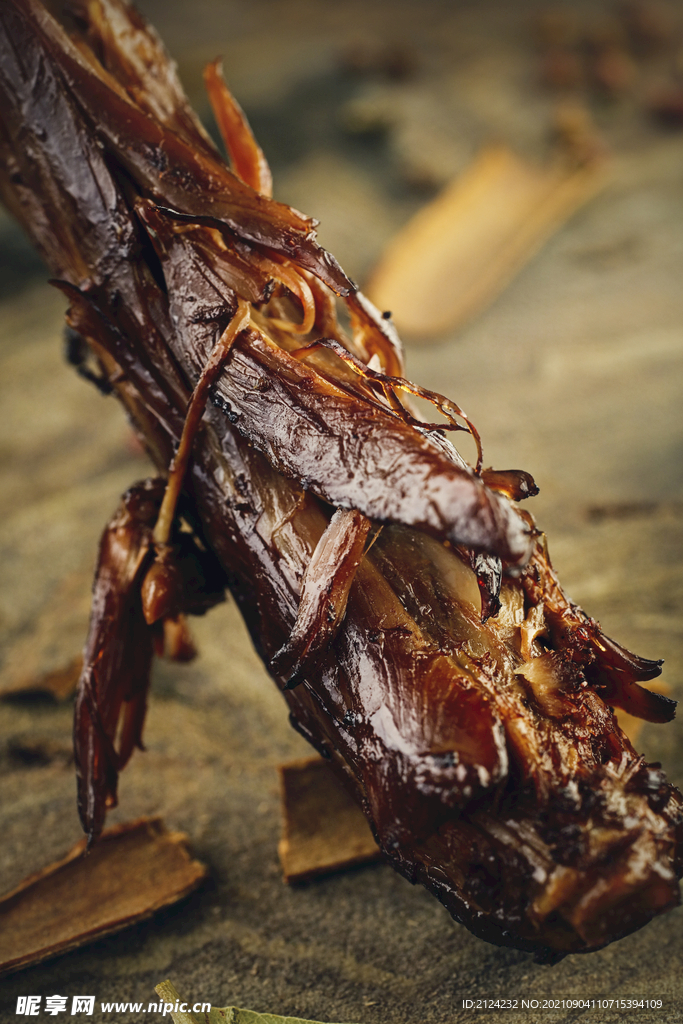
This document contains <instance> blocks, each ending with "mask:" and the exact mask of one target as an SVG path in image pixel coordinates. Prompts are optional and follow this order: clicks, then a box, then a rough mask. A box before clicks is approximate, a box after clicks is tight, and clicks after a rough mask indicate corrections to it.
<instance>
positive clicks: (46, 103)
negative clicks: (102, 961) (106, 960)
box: [0, 0, 682, 959]
mask: <svg viewBox="0 0 683 1024" xmlns="http://www.w3.org/2000/svg"><path fill="white" fill-rule="evenodd" d="M64 7H65V19H64V24H65V25H67V26H68V30H69V31H68V33H67V32H66V31H65V30H64V28H63V27H61V26H60V24H59V23H58V22H57V21H55V20H53V18H52V17H51V16H50V15H49V14H48V13H47V12H46V11H45V9H44V8H43V7H42V6H41V5H40V3H39V2H38V0H6V2H5V3H4V4H3V6H2V8H1V13H0V28H1V33H0V93H1V96H0V131H1V133H2V134H1V137H0V146H1V148H2V155H3V162H2V171H1V186H2V193H3V196H4V198H5V201H6V203H7V205H8V206H9V208H10V209H11V210H12V211H13V213H14V214H15V215H16V216H17V217H18V219H19V220H20V221H21V222H22V223H23V224H24V226H25V227H26V229H27V231H28V232H29V233H30V235H31V237H32V238H33V239H34V241H35V244H36V245H37V247H38V248H39V250H40V251H41V253H42V254H43V256H44V258H45V260H46V262H47V263H48V265H49V266H50V268H51V271H52V273H53V275H54V277H55V278H56V281H55V283H56V284H57V286H58V287H60V288H61V289H62V290H63V291H64V293H65V294H66V295H67V296H68V299H69V304H70V305H69V312H68V315H67V321H68V324H69V327H70V329H71V331H72V335H71V338H72V349H76V350H78V351H79V352H80V362H81V370H82V371H83V372H85V373H86V374H88V375H89V376H91V377H93V378H95V379H96V380H97V381H98V382H99V384H100V386H101V387H104V388H105V389H111V390H113V391H114V392H115V393H116V395H117V396H118V398H119V399H120V400H121V402H122V403H123V404H124V406H125V408H126V409H127V411H128V413H129V415H130V417H131V420H132V422H133V423H134V425H135V427H136V430H137V431H138V433H139V435H140V437H141V439H142V440H143V441H144V443H145V445H146V447H147V450H148V451H149V454H150V456H151V458H152V460H153V461H154V462H155V464H156V466H157V469H158V471H159V474H160V476H161V477H162V478H163V477H167V481H168V482H167V483H166V484H165V483H164V481H163V479H160V480H157V481H149V482H147V483H145V484H142V485H138V486H137V487H136V488H133V490H132V491H131V492H129V494H128V495H127V496H126V498H125V499H124V504H123V506H122V508H121V510H120V511H119V512H118V513H117V514H116V516H115V517H114V519H113V520H112V522H111V523H110V524H109V526H108V527H107V529H106V530H105V534H104V537H103V541H102V547H101V552H100V561H99V567H98V574H97V579H96V583H95V591H94V593H95V601H94V607H93V616H92V621H91V630H90V636H89V639H88V643H87V647H86V658H85V665H84V670H83V674H82V677H81V684H80V690H79V696H78V700H77V709H76V721H75V746H76V760H77V766H78V771H79V803H80V810H81V816H82V820H83V824H84V828H85V830H86V832H87V833H88V834H89V836H90V837H91V838H92V837H94V836H96V835H97V834H98V832H99V831H100V829H101V828H102V823H103V821H104V814H105V810H106V807H107V806H108V805H111V804H113V803H114V802H115V800H116V778H117V773H118V771H119V770H120V769H121V767H122V766H123V765H124V764H125V761H126V760H127V758H128V757H129V756H130V754H131V752H132V750H133V748H134V746H135V745H139V743H140V736H141V730H142V723H143V718H144V709H145V698H146V691H147V686H148V669H149V663H150V660H151V658H152V656H153V651H154V649H155V645H156V649H159V648H160V646H161V633H162V631H163V633H164V634H165V635H166V638H167V641H168V640H169V639H170V642H171V645H172V646H174V647H175V653H176V654H180V655H181V656H183V654H187V653H188V651H187V643H186V641H184V639H183V619H182V615H183V613H185V612H198V611H199V612H201V611H203V610H205V609H206V608H207V607H209V606H210V605H211V604H212V603H214V602H215V601H216V600H217V599H219V597H220V593H221V588H222V587H223V586H224V585H227V586H228V587H229V588H230V590H231V592H232V594H233V596H234V598H235V599H236V600H237V602H238V603H239V605H240V607H241V609H242V612H243V614H244V617H245V620H246V622H247V624H248V627H249V629H250V631H251V635H252V637H253V640H254V643H255V645H256V647H257V649H258V651H259V653H260V654H261V656H262V658H263V660H264V662H265V664H266V665H267V666H268V667H269V668H270V671H271V673H272V675H273V676H274V678H275V680H276V682H277V683H278V685H279V686H280V687H281V688H282V689H283V691H284V693H285V697H286V700H287V703H288V705H289V709H290V712H291V720H292V724H293V725H294V726H295V728H297V729H298V730H299V731H300V732H301V733H302V734H303V735H304V736H306V737H307V738H308V739H309V740H310V742H311V743H312V744H313V746H314V747H316V748H317V750H318V751H320V753H322V754H323V755H324V756H325V757H328V758H329V759H330V760H331V763H332V765H333V766H334V767H335V769H336V770H337V772H338V774H339V775H340V777H341V778H343V779H344V781H345V783H346V784H347V786H348V787H349V788H350V790H351V791H352V792H353V793H354V794H355V796H356V797H357V799H358V801H359V802H360V804H361V806H362V807H363V809H364V811H365V813H366V815H367V817H368V819H369V821H370V823H371V825H372V828H373V830H374V832H375V835H376V838H377V841H378V843H379V845H380V846H381V848H382V850H383V852H384V854H385V856H386V857H387V858H388V859H389V860H390V861H391V862H392V863H393V865H394V866H395V867H396V868H397V869H398V870H399V871H400V872H401V873H402V874H404V875H405V876H406V877H407V878H409V879H410V880H411V881H413V882H417V881H419V882H422V883H423V884H424V885H426V886H427V887H428V888H429V889H430V890H431V891H432V892H434V893H435V894H436V895H437V896H438V898H439V899H440V900H441V901H442V902H443V903H444V904H445V905H446V906H447V907H448V909H449V910H450V911H451V913H452V914H453V915H454V916H455V917H456V918H457V919H458V920H460V921H462V922H463V923H465V924H466V925H467V926H468V927H469V928H471V929H472V931H474V932H475V933H476V934H477V935H479V936H481V937H482V938H485V939H487V940H489V941H491V942H495V943H499V944H502V945H511V946H515V947H517V948H520V949H525V950H530V951H534V952H535V953H536V954H537V955H538V956H539V957H541V958H546V959H552V958H556V957H558V956H561V955H563V954H564V953H566V952H586V951H589V950H591V949H596V948H598V947H600V946H601V945H604V944H605V943H607V942H609V941H611V940H612V939H615V938H618V937H619V936H621V935H624V934H626V933H628V932H629V931H632V930H633V929H635V928H638V927H639V926H641V925H642V924H644V923H645V922H647V921H648V920H649V919H650V918H651V917H653V915H655V914H657V913H660V912H662V911H664V910H667V909H669V908H670V907H672V906H673V905H675V904H676V903H677V901H678V882H677V879H678V877H679V876H680V873H681V820H682V813H681V807H682V805H681V797H680V795H679V794H678V792H677V791H676V790H674V789H673V788H672V787H671V786H669V785H668V784H667V782H666V780H665V778H664V776H663V774H662V772H661V771H660V770H659V768H658V767H655V766H650V765H647V764H646V763H644V761H643V759H642V758H641V757H639V756H638V754H637V753H636V751H635V750H634V749H633V747H632V746H631V744H630V743H629V741H628V739H627V738H626V737H625V735H624V734H623V733H622V731H621V730H620V729H619V727H618V724H617V722H616V719H615V717H614V714H613V712H612V707H623V708H626V709H627V710H628V711H629V712H630V713H631V714H638V715H640V716H641V717H644V718H646V719H647V720H649V721H656V722H664V721H668V720H669V719H670V718H671V717H673V713H674V704H673V702H672V701H669V700H667V698H665V697H662V696H660V695H658V694H654V693H650V692H648V691H647V690H646V689H645V688H643V687H642V686H640V682H642V681H647V680H648V679H652V678H653V677H654V676H656V675H658V674H659V672H660V666H659V663H658V662H651V661H646V660H643V659H640V658H638V657H636V656H634V655H631V654H629V653H628V652H627V651H625V650H624V649H623V648H621V647H620V646H619V645H618V644H616V643H614V642H613V641H611V640H609V639H608V638H606V637H605V636H604V635H603V634H602V632H601V630H600V627H599V626H598V624H597V623H596V622H595V621H593V620H592V619H590V618H588V617H587V616H586V615H585V614H584V613H583V612H582V611H581V610H580V609H579V608H577V607H576V606H575V605H573V604H572V603H571V602H570V601H568V600H567V598H566V597H565V596H564V594H563V592H562V590H561V587H560V585H559V583H558V581H557V579H556V577H555V574H554V572H553V570H552V567H551V565H550V562H549V560H548V556H547V551H546V548H545V542H544V538H543V537H542V535H540V534H539V533H538V532H537V530H536V529H535V527H534V525H533V522H532V520H531V518H530V517H529V516H528V514H526V513H524V512H522V511H520V510H519V509H518V507H517V506H516V505H515V504H514V501H519V500H521V499H522V498H524V497H527V496H530V495H532V494H533V493H535V485H534V483H533V481H532V480H531V478H530V477H529V476H528V474H524V473H521V472H519V471H514V470H510V471H505V472H496V471H493V470H483V468H482V457H481V446H480V443H479V438H478V435H477V434H476V431H475V430H474V428H473V427H472V425H471V424H470V422H469V420H468V419H467V417H466V416H465V415H464V413H463V412H462V410H461V409H459V407H458V406H456V405H455V404H454V403H453V402H450V401H448V400H447V399H445V398H443V397H442V396H439V395H435V394H430V393H428V392H425V391H423V390H422V389H420V388H417V387H416V386H414V385H412V384H410V382H408V381H407V380H406V379H405V378H404V377H403V365H402V357H401V349H400V344H399V342H398V339H397V337H396V335H395V333H394V331H393V329H392V326H391V324H390V322H389V321H387V320H386V319H385V318H383V317H382V316H381V315H380V314H379V313H378V312H377V311H376V310H375V309H374V308H373V307H372V306H371V305H370V304H369V303H368V302H367V300H365V299H364V298H363V297H362V295H361V294H360V293H359V292H358V291H357V289H356V288H355V286H354V285H353V283H352V282H351V281H349V280H348V278H347V277H346V276H345V275H344V273H343V272H342V270H341V269H340V268H339V266H338V264H337V263H336V262H335V261H334V259H333V258H332V257H331V256H329V254H327V253H326V252H324V250H322V249H320V248H319V246H318V245H317V243H316V241H315V231H314V226H315V225H314V224H313V222H312V221H310V220H309V219H307V218H306V217H304V216H303V215H301V214H300V213H298V212H296V211H294V210H291V209H289V208H288V207H285V206H282V205H281V204H279V203H276V202H274V201H273V200H272V199H270V198H269V197H268V194H267V193H268V191H269V175H268V173H266V171H267V168H265V161H264V159H263V154H262V153H261V151H260V150H259V149H258V147H257V146H256V143H255V142H254V140H253V139H252V137H251V134H250V131H249V128H248V125H247V123H246V121H245V119H244V116H243V114H242V113H241V111H240V110H239V107H238V106H237V105H236V104H235V103H234V101H233V100H232V98H231V97H230V96H229V94H228V93H227V89H226V87H225V85H224V83H223V82H222V80H221V78H220V74H219V71H218V67H217V66H212V68H211V69H209V72H208V73H207V86H208V88H209V92H210V96H211V100H212V103H213V105H214V109H215V110H216V113H217V122H218V123H219V125H220V126H221V129H222V130H223V131H224V132H225V134H226V138H225V142H226V147H227V149H228V151H229V153H230V156H231V162H232V167H233V170H230V168H229V167H228V166H227V165H226V163H225V162H224V161H223V159H222V158H221V156H220V155H219V153H218V151H217V150H216V149H215V147H214V146H213V144H212V143H211V141H210V140H209V139H208V137H207V136H206V134H205V132H204V131H203V129H202V128H201V126H200V125H199V124H198V122H197V121H196V119H195V117H194V115H193V113H192V111H191V110H190V108H189V107H188V105H187V102H186V100H185V98H184V96H183V94H182V91H181V88H180V85H179V83H178V81H177V79H176V77H175V72H174V69H173V66H172V64H171V63H170V61H169V60H168V57H167V56H166V54H165V52H164V51H163V49H162V47H161V44H160V43H159V41H158V39H157V38H156V36H155V35H154V34H153V32H152V31H151V30H150V29H149V28H148V27H147V26H146V25H145V24H144V23H143V21H142V20H141V18H140V17H139V16H138V15H137V14H136V13H135V12H134V11H132V9H130V8H128V7H127V6H125V4H124V3H123V2H122V0H70V2H69V3H67V4H66V5H64ZM240 175H241V176H242V177H240ZM243 179H244V180H243ZM335 295H336V296H338V297H339V298H340V299H341V300H342V301H343V302H344V303H345V304H346V306H347V310H348V313H349V318H350V324H351V329H350V334H349V336H347V334H346V333H345V332H344V331H343V330H342V329H341V327H340V326H339V323H338V321H337V314H336V305H335V303H336V299H335ZM411 395H418V396H420V397H422V398H427V399H428V400H429V401H430V402H431V403H432V405H433V406H434V408H435V410H436V412H435V416H437V414H439V416H440V419H439V420H438V422H437V423H424V422H422V421H420V420H419V419H418V417H417V414H416V413H415V412H414V411H413V409H412V405H411V398H410V396H411ZM447 430H451V431H452V430H466V431H468V432H469V433H470V434H472V436H473V438H474V440H475V443H476V446H477V451H478V458H477V462H476V466H475V467H474V468H471V467H470V466H469V465H468V464H467V463H466V462H465V461H464V459H463V458H462V457H461V456H460V455H459V454H458V453H457V452H456V450H455V448H454V447H453V446H452V445H451V443H450V442H449V441H448V440H447V438H446V433H445V431H447Z"/></svg>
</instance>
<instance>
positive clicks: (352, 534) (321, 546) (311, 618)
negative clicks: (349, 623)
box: [270, 509, 371, 686]
mask: <svg viewBox="0 0 683 1024" xmlns="http://www.w3.org/2000/svg"><path fill="white" fill-rule="evenodd" d="M370 526H371V523H370V520H369V519H366V518H365V516H362V515H361V514H360V512H356V511H355V509H352V510H350V511H344V510H343V509H338V510H337V511H336V512H335V514H334V515H333V516H332V518H331V520H330V523H329V526H328V527H327V529H326V530H325V532H324V534H323V535H322V537H321V538H320V540H319V541H318V543H317V545H316V548H315V551H314V552H313V554H312V556H311V560H310V562H309V563H308V567H307V569H306V572H305V574H304V578H303V580H302V584H301V595H300V597H299V610H298V612H297V616H296V622H295V624H294V629H293V630H292V633H291V635H290V637H289V639H288V641H287V643H286V644H285V645H284V646H283V647H281V648H280V650H279V651H278V652H277V653H276V654H275V655H274V657H273V659H272V660H271V663H270V668H271V671H272V672H275V673H276V674H277V675H289V680H288V682H287V686H291V685H292V683H293V682H295V681H298V680H299V679H300V677H301V674H302V672H303V671H304V670H305V668H306V665H307V664H308V665H311V664H312V661H313V659H314V658H315V657H316V656H318V655H319V654H320V653H321V651H324V650H325V649H326V648H327V647H329V645H330V643H331V642H332V640H333V639H334V637H335V636H336V635H337V631H338V630H339V627H340V626H341V623H342V620H343V618H344V614H345V612H346V604H347V601H348V599H349V591H350V589H351V584H352V583H353V580H354V577H355V574H356V570H357V569H358V566H359V565H360V560H361V558H362V557H363V547H364V544H365V539H366V537H367V535H368V531H369V530H370Z"/></svg>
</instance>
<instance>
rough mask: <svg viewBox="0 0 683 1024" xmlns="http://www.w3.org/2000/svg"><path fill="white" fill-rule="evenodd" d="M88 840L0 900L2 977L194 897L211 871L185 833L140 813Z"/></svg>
mask: <svg viewBox="0 0 683 1024" xmlns="http://www.w3.org/2000/svg"><path fill="white" fill-rule="evenodd" d="M85 850H86V840H85V839H82V840H81V841H80V842H78V843H76V845H75V846H74V847H73V848H72V849H71V850H70V851H69V852H68V853H67V855H66V856H65V857H64V858H63V859H62V860H60V861H57V862H56V863H54V864H50V865H49V866H48V867H46V868H43V870H42V871H39V872H37V873H36V874H34V875H31V876H29V877H28V878H26V879H24V881H23V882H21V883H20V884H19V885H18V886H17V888H16V889H14V890H12V892H9V893H7V895H5V896H3V897H2V899H0V918H1V919H2V925H3V926H2V930H1V931H0V975H5V974H11V973H13V972H14V971H18V970H21V969H22V968H24V967H29V966H31V965H32V964H37V963H40V962H41V961H43V960H48V959H50V958H51V957H53V956H57V955H59V954H60V953H65V952H67V951H68V950H71V949H76V948H77V947H78V946H84V945H86V944H87V943H89V942H93V941H95V940H96V939H100V938H102V937H103V936H105V935H111V934H112V933H113V932H117V931H120V930H121V929H123V928H127V927H128V926H129V925H132V924H136V923H137V922H138V921H143V920H145V918H148V917H151V916H152V914H154V913H156V911H158V910H161V908H162V907H167V906H169V905H170V904H172V903H176V902H177V901H178V900H180V899H182V898H183V897H184V896H187V895H188V894H189V893H190V892H192V890H193V889H196V888H197V886H198V885H199V883H200V882H201V881H202V880H203V879H204V878H205V877H206V874H207V869H206V867H205V866H204V865H203V864H200V863H199V861H196V860H193V859H192V857H191V855H190V852H189V850H188V847H187V836H186V835H184V834H183V833H182V832H168V831H167V830H166V828H165V826H164V825H163V823H162V822H161V819H159V818H140V819H139V820H137V821H133V822H127V823H126V824H123V825H118V826H117V827H116V828H111V829H108V830H107V831H106V832H105V833H103V835H102V837H101V840H100V842H99V843H98V844H97V846H96V847H95V848H94V849H93V850H92V851H91V852H90V853H89V854H88V855H87V856H84V854H85Z"/></svg>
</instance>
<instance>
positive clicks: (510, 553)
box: [139, 204, 530, 563]
mask: <svg viewBox="0 0 683 1024" xmlns="http://www.w3.org/2000/svg"><path fill="white" fill-rule="evenodd" d="M139 212H140V214H141V216H143V217H144V219H145V222H146V223H147V224H148V226H149V229H150V233H151V236H152V238H153V240H154V243H155V245H156V248H157V253H158V255H159V257H160V259H161V260H162V266H163V267H164V273H165V275H166V279H167V282H168V285H169V292H170V294H172V296H173V298H172V300H171V308H172V316H173V319H174V322H175V323H176V324H177V325H178V337H177V340H176V343H175V344H176V346H177V347H176V352H177V355H178V358H179V359H184V360H185V363H186V365H187V362H188V360H194V364H195V365H194V372H195V373H199V372H200V368H201V366H203V364H204V362H205V361H206V358H207V356H208V353H207V351H206V347H205V346H206V345H207V335H208V336H210V331H211V328H210V327H209V330H208V331H207V327H206V325H207V323H208V324H210V323H211V318H213V322H214V323H215V322H218V321H220V322H221V323H222V322H224V319H225V318H226V317H227V316H228V315H229V311H230V309H231V306H230V303H229V301H228V302H226V299H225V285H224V284H223V282H222V281H221V280H220V278H218V276H217V275H216V274H215V273H214V272H213V269H212V267H211V266H210V265H209V264H208V263H207V262H206V261H205V260H204V259H202V258H201V256H200V254H199V253H198V252H197V251H196V249H194V248H193V246H192V244H191V242H190V241H189V240H188V237H187V236H186V234H180V235H179V234H177V233H175V232H174V231H173V226H172V224H171V225H170V230H169V225H168V223H165V220H164V218H163V217H162V216H161V215H160V214H159V212H158V211H156V210H153V209H152V208H151V207H150V206H149V204H147V206H145V207H139ZM164 228H166V230H165V231H164ZM214 258H215V259H216V260H217V259H218V257H217V255H216V256H215V257H214ZM221 286H222V287H221ZM221 317H222V318H223V319H221ZM212 398H213V401H214V403H215V404H216V405H217V406H218V407H219V408H220V409H222V410H223V411H224V412H225V413H227V415H228V416H229V418H230V420H231V422H232V423H233V424H234V425H235V426H236V428H237V429H238V430H239V432H240V433H241V434H242V435H243V436H244V437H245V438H246V439H247V440H248V441H249V442H250V444H252V445H253V446H254V447H255V448H257V449H258V450H259V451H261V452H262V453H263V454H264V455H265V456H266V458H267V459H268V461H269V462H270V463H271V464H272V465H273V466H274V467H275V468H276V469H277V470H279V471H280V472H282V473H284V474H285V475H287V476H291V477H295V478H296V479H298V480H300V481H302V482H303V483H304V485H305V486H306V487H307V488H310V490H312V491H313V492H314V493H315V494H318V495H320V497H322V498H324V499H325V500H326V501H329V502H330V503H331V504H333V505H341V506H344V507H347V508H356V509H358V510H359V511H361V512H362V513H363V514H364V515H366V516H368V517H370V518H372V519H377V520H394V521H396V520H398V521H399V522H404V523H406V524H408V525H414V526H418V527H421V528H422V529H426V530H429V531H430V532H433V533H435V534H436V535H438V536H441V537H447V538H448V539H449V540H451V541H452V542H453V543H455V544H466V545H468V546H470V547H472V548H476V549H478V550H485V551H489V552H492V553H494V554H498V555H501V556H502V557H503V558H505V559H506V560H507V561H508V562H512V563H515V562H519V561H522V560H524V559H525V558H526V557H527V556H528V554H529V551H530V530H529V528H528V525H527V524H526V522H525V521H524V520H523V519H520V517H519V516H518V515H517V514H516V512H515V510H514V508H513V507H511V506H510V504H509V503H508V502H506V501H504V500H501V499H500V498H499V497H498V495H496V494H495V493H494V492H492V491H490V490H489V489H487V488H486V486H485V485H484V484H483V483H482V481H481V479H480V478H479V477H478V476H477V475H476V474H475V473H473V472H472V470H471V469H470V468H469V467H468V466H466V465H465V464H464V463H463V462H462V461H461V460H459V461H457V462H456V461H455V459H454V458H451V459H449V458H447V457H446V455H445V453H444V450H443V448H441V447H437V446H436V445H434V444H432V443H431V440H430V437H429V435H427V434H426V433H424V432H420V431H418V430H415V429H413V428H412V427H411V426H410V425H408V424H406V423H405V422H404V420H403V419H402V417H401V416H400V415H399V414H398V413H396V412H393V411H392V410H391V409H389V408H386V407H383V406H381V405H379V403H378V402H377V401H373V402H370V401H369V400H368V401H365V402H363V401H359V400H358V398H357V397H356V396H355V395H353V394H349V393H348V391H346V390H341V388H340V387H339V386H336V385H335V384H334V383H333V382H332V381H331V380H329V379H327V378H326V377H323V376H322V374H321V373H319V372H318V371H317V370H316V369H315V368H313V367H311V366H309V365H308V364H307V363H304V362H302V361H301V360H300V359H296V358H293V357H292V356H290V355H288V354H287V353H286V352H285V351H283V349H281V348H280V347H279V346H277V345H276V344H274V343H273V342H272V341H270V340H269V339H268V338H267V337H266V336H265V334H264V333H262V332H260V331H256V330H252V331H250V332H249V333H248V334H247V335H244V336H242V337H241V338H240V339H239V340H238V341H237V342H236V344H235V347H234V351H233V353H232V356H231V359H230V363H229V366H228V367H227V369H226V371H225V372H224V373H223V375H222V376H221V378H220V379H219V381H218V382H217V383H216V385H215V387H214V390H213V396H212ZM264 399H265V400H264Z"/></svg>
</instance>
